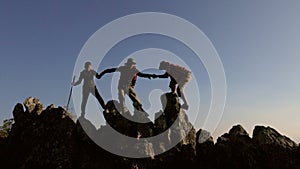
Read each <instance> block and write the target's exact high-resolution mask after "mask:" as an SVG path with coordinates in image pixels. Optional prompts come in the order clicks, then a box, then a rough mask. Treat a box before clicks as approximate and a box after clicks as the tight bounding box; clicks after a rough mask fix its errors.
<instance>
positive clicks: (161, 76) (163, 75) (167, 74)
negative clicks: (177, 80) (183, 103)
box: [156, 72, 170, 79]
mask: <svg viewBox="0 0 300 169" xmlns="http://www.w3.org/2000/svg"><path fill="white" fill-rule="evenodd" d="M156 77H158V78H164V79H165V78H168V77H170V75H169V73H167V72H166V73H165V74H162V75H156Z"/></svg>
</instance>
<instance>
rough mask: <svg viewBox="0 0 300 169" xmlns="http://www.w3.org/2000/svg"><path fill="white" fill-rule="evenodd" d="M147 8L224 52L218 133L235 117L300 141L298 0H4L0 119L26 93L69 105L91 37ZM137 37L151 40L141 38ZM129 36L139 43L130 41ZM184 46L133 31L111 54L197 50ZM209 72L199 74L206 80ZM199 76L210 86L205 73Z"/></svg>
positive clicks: (247, 125) (0, 40)
mask: <svg viewBox="0 0 300 169" xmlns="http://www.w3.org/2000/svg"><path fill="white" fill-rule="evenodd" d="M149 11H151V12H164V13H170V14H174V15H177V16H179V17H182V18H185V19H186V20H188V21H190V22H192V23H193V24H195V25H196V26H198V27H199V28H200V29H201V30H202V31H203V32H204V33H205V34H206V35H207V36H208V38H209V39H210V40H211V41H212V43H213V45H214V46H215V48H216V50H217V51H218V53H219V55H220V58H221V60H222V62H223V65H224V69H225V73H226V77H227V85H228V92H227V103H226V107H225V111H224V114H223V118H222V120H221V122H220V124H219V126H218V128H217V130H216V131H215V132H214V133H213V135H214V136H215V137H216V136H217V135H220V134H222V133H224V132H227V131H228V130H229V128H230V127H231V126H232V125H234V124H236V123H241V124H242V125H243V126H244V127H245V128H246V129H247V131H248V132H249V133H251V131H252V129H253V127H254V125H257V124H261V125H270V126H272V127H274V128H275V129H277V130H279V131H280V132H281V133H284V134H286V135H288V136H290V137H291V138H292V139H294V140H296V141H297V142H300V134H299V132H298V131H299V129H300V123H299V121H300V104H299V103H300V79H299V73H300V67H299V63H300V48H299V45H300V34H299V30H300V21H299V16H300V2H299V1H280V0H265V1H259V0H253V1H247V2H246V1H239V0H232V1H214V0H213V1H198V0H197V1H196V0H195V1H188V2H187V1H179V0H178V1H175V0H170V1H143V0H131V1H114V0H107V1H95V0H94V1H89V2H87V1H56V0H53V1H52V0H51V1H50V0H49V1H18V2H17V1H1V2H0V21H1V22H0V58H1V62H0V83H1V84H0V85H1V88H0V120H4V119H7V118H10V117H11V116H12V114H11V112H12V109H13V107H14V105H15V104H16V103H17V102H23V100H24V99H25V98H26V97H28V96H35V97H37V98H40V100H41V101H42V102H43V103H44V104H45V105H48V104H51V103H54V104H55V105H65V104H66V100H67V96H68V92H69V87H70V81H71V79H72V73H73V68H74V64H75V61H76V58H77V56H78V54H79V52H80V50H81V48H82V46H83V45H84V43H85V42H86V41H87V39H88V38H89V37H90V36H91V35H92V34H93V33H94V32H95V31H97V30H98V29H99V28H101V27H102V26H104V25H105V24H107V23H108V22H110V21H112V20H114V19H117V18H119V17H122V16H124V15H128V14H132V13H136V12H149ZM139 38H143V39H148V40H149V41H148V42H147V43H146V42H145V43H142V44H141V43H138V42H139ZM129 42H131V43H133V44H134V43H138V44H139V45H138V46H137V47H135V48H134V47H132V45H131V47H129V48H128V46H126V44H129ZM153 42H155V43H153ZM151 44H152V45H151ZM178 45H180V44H177V42H174V41H173V40H170V39H169V40H168V39H166V38H159V37H155V36H148V37H147V36H145V37H134V38H132V39H129V40H128V41H125V42H124V43H123V44H122V43H121V44H119V45H118V46H116V48H114V49H115V50H114V51H112V52H111V55H118V57H121V56H120V55H121V54H124V55H128V54H130V53H132V52H134V50H137V49H143V48H144V47H159V48H167V49H168V50H170V51H172V52H174V53H177V54H178V55H181V54H182V55H189V54H191V53H190V52H189V51H188V50H185V49H182V48H180V49H182V50H178V48H177V46H178ZM125 46H126V47H125ZM129 46H130V45H129ZM125 49H126V50H125ZM176 49H177V51H176ZM191 55H192V54H191ZM187 62H189V61H187ZM190 62H192V61H190ZM110 65H111V66H116V65H115V64H114V63H113V62H110V61H109V59H108V60H107V64H106V65H104V67H110ZM104 67H103V68H104ZM200 69H201V68H200ZM98 71H100V70H98ZM203 72H205V71H204V70H199V72H194V74H196V75H199V76H201V77H202V76H203V78H204V79H205V78H207V77H205V74H204V73H203ZM99 83H100V82H99ZM141 83H142V84H143V82H141ZM166 83H167V82H166ZM201 83H202V84H203V86H204V89H203V90H205V86H207V84H206V83H205V80H204V82H201ZM97 84H98V82H97ZM98 85H100V86H101V84H98ZM137 90H138V89H137ZM137 92H138V91H137ZM204 93H205V92H204ZM104 95H105V94H104ZM142 99H143V96H142ZM191 104H192V103H191ZM146 105H147V103H146Z"/></svg>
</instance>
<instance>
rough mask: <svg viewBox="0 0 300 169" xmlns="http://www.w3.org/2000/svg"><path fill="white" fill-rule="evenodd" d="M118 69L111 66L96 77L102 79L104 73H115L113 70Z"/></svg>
mask: <svg viewBox="0 0 300 169" xmlns="http://www.w3.org/2000/svg"><path fill="white" fill-rule="evenodd" d="M116 71H117V68H110V69H105V70H104V71H102V72H101V73H100V74H97V75H96V78H97V79H101V77H102V76H103V75H105V74H106V73H113V72H116Z"/></svg>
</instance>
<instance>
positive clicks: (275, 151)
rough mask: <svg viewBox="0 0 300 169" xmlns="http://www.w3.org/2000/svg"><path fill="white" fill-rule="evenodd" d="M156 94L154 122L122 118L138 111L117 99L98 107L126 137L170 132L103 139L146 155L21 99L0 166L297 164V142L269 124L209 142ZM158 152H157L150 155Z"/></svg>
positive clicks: (144, 168) (167, 97)
mask: <svg viewBox="0 0 300 169" xmlns="http://www.w3.org/2000/svg"><path fill="white" fill-rule="evenodd" d="M161 99H162V103H163V105H164V106H163V107H164V110H162V111H160V112H158V113H156V117H157V118H156V120H155V122H154V123H153V122H149V123H141V124H139V123H136V122H133V121H130V120H128V119H126V118H124V116H132V117H129V119H130V118H135V117H138V118H141V116H140V115H141V114H139V115H136V112H134V114H133V115H131V114H130V113H129V114H120V113H119V112H118V110H117V109H116V107H115V106H118V103H117V102H116V101H109V102H108V103H107V109H106V110H104V112H103V113H104V117H105V119H106V120H107V123H108V124H109V125H110V126H112V127H113V128H114V129H115V130H117V131H119V132H121V133H123V134H125V135H127V136H130V137H135V138H138V137H140V138H141V137H144V138H146V137H149V136H155V135H157V134H160V133H161V132H164V131H167V132H168V133H169V135H168V137H166V138H165V140H164V141H165V142H163V144H162V143H151V142H145V143H143V144H135V145H130V144H128V143H126V142H125V141H124V140H113V139H110V140H108V141H109V144H111V143H113V144H114V145H115V147H116V148H118V146H121V147H123V148H124V150H126V151H131V150H134V149H135V150H139V152H140V153H141V154H147V155H149V156H150V157H149V158H143V159H132V158H124V157H120V156H117V155H114V154H111V153H109V152H107V151H106V150H104V149H102V148H101V147H99V146H98V145H96V143H95V142H94V141H93V140H91V139H90V136H96V138H97V139H103V138H106V137H107V136H108V135H109V133H108V132H107V125H104V126H101V127H100V128H99V129H97V128H96V127H95V126H94V125H93V124H92V123H91V122H90V121H89V120H87V119H84V118H79V119H78V120H77V121H76V122H74V121H73V120H72V117H71V116H70V115H69V113H68V112H66V111H65V110H64V109H63V108H55V107H54V106H53V105H51V106H49V107H47V108H46V109H44V108H42V109H40V108H41V107H40V106H37V107H36V108H33V109H29V108H25V111H24V107H23V105H22V104H17V105H16V106H15V109H14V111H13V116H14V121H15V123H14V124H13V125H12V128H11V131H10V132H9V136H8V137H4V138H0V166H1V169H20V168H23V169H35V168H43V169H48V168H49V169H54V168H55V169H56V168H62V169H73V168H74V169H86V168H87V169H96V168H97V169H99V168H100V169H102V168H103V169H104V168H105V169H107V168H120V169H121V168H126V169H127V168H128V169H154V168H166V169H169V168H170V169H171V168H172V169H174V168H195V169H196V168H197V169H219V168H220V169H221V168H222V169H223V168H228V169H229V168H230V169H232V168H233V169H240V168H251V169H265V168H267V169H268V168H270V169H271V168H272V169H273V168H278V169H279V168H280V169H285V168H286V169H287V168H288V169H291V168H300V148H299V146H298V145H296V143H294V142H293V141H292V140H290V139H289V138H288V137H286V136H283V135H281V134H280V133H278V132H277V131H276V130H274V129H272V128H270V127H263V126H257V127H255V129H254V132H253V138H251V137H250V136H249V134H248V133H247V131H246V130H245V129H244V128H243V127H242V126H241V125H236V126H233V127H232V128H231V129H230V130H229V132H228V133H225V134H223V135H222V136H220V137H219V138H218V139H217V142H216V143H214V141H213V138H212V137H211V135H210V133H209V132H207V131H205V130H201V129H200V130H198V132H196V130H195V129H194V128H193V126H192V124H191V123H190V122H189V120H188V118H187V115H186V113H185V112H184V111H183V110H181V109H180V104H179V99H178V97H177V96H176V95H172V94H164V95H163V96H162V97H161ZM33 100H34V99H33ZM114 103H115V104H114ZM39 104H41V103H40V102H39ZM37 111H40V113H38V112H37ZM173 124H174V125H173ZM171 125H173V126H172V127H171V128H170V126H171ZM82 126H84V129H83V127H82ZM178 126H181V127H180V128H179V127H178ZM176 138H177V139H178V138H180V140H181V141H180V142H179V143H177V144H176V146H175V147H173V148H172V149H170V150H169V151H166V152H164V149H165V148H166V144H171V143H172V142H174V140H176ZM162 152H164V153H162ZM157 153H162V154H160V155H156V156H155V154H157Z"/></svg>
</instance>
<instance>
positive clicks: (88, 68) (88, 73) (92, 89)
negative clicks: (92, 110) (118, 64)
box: [72, 62, 105, 117]
mask: <svg viewBox="0 0 300 169" xmlns="http://www.w3.org/2000/svg"><path fill="white" fill-rule="evenodd" d="M84 68H85V69H84V70H83V71H82V72H81V73H80V77H79V79H78V81H77V82H75V83H72V85H73V86H77V85H79V84H80V83H81V82H82V80H84V83H83V86H82V102H81V116H82V117H84V116H85V107H86V104H87V101H88V97H89V95H90V93H91V94H92V95H93V96H95V97H96V98H97V100H98V102H99V103H100V105H101V107H102V108H103V109H104V108H105V103H104V101H103V99H102V97H101V96H100V94H99V92H98V89H97V87H96V85H95V81H94V77H96V78H98V79H99V78H100V75H99V74H98V73H97V72H96V71H95V70H93V69H92V63H91V62H86V63H85V65H84Z"/></svg>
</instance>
